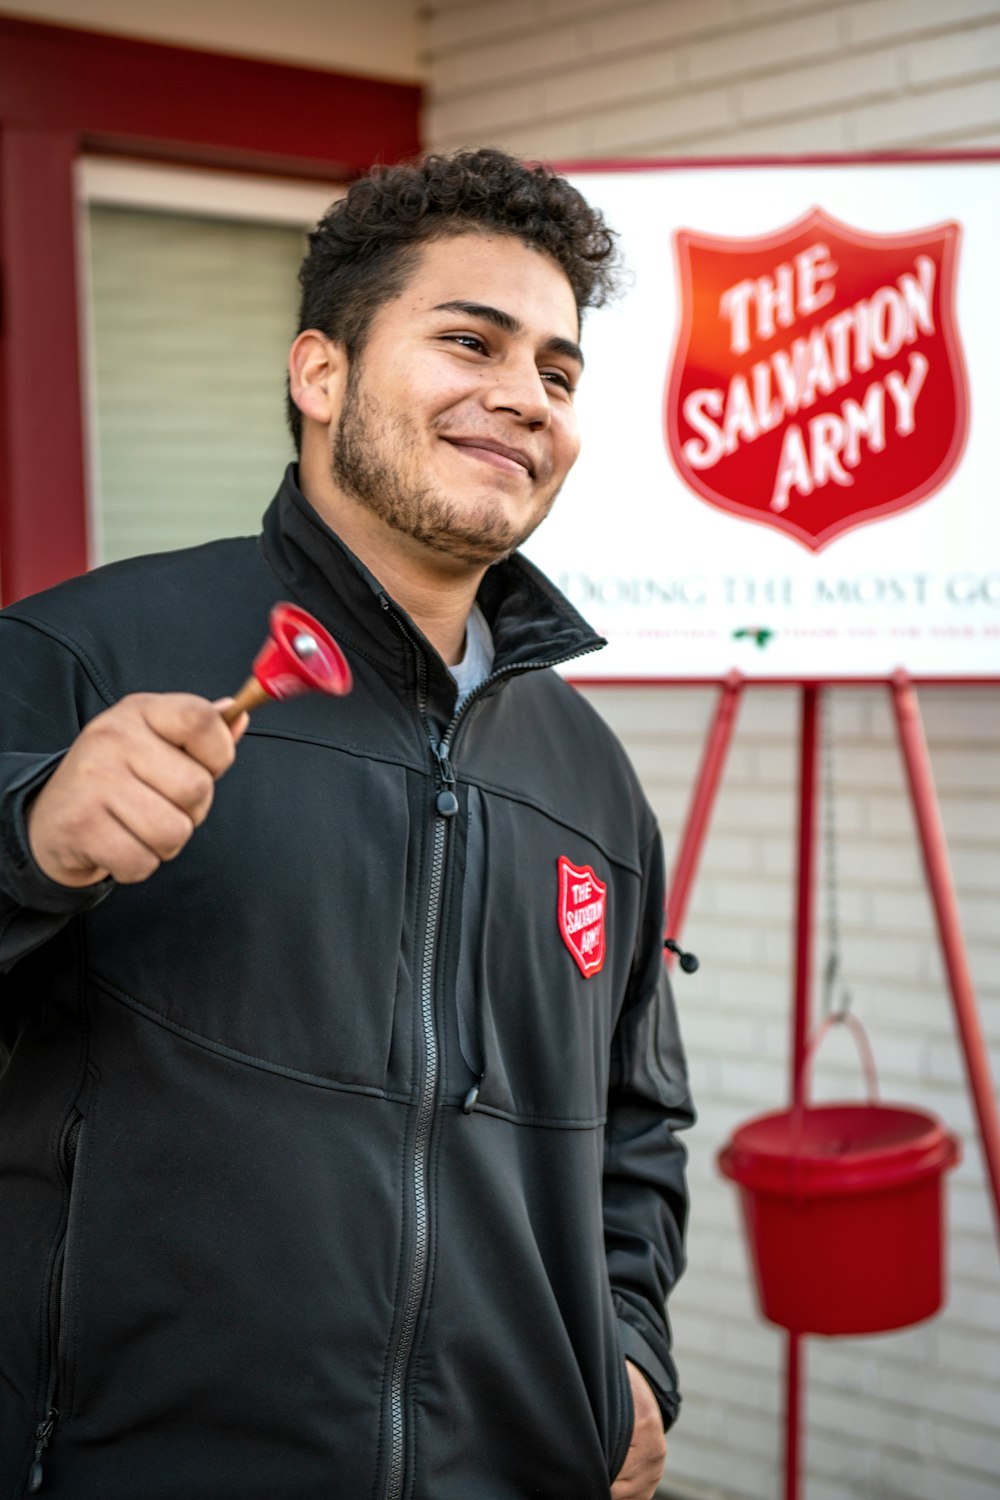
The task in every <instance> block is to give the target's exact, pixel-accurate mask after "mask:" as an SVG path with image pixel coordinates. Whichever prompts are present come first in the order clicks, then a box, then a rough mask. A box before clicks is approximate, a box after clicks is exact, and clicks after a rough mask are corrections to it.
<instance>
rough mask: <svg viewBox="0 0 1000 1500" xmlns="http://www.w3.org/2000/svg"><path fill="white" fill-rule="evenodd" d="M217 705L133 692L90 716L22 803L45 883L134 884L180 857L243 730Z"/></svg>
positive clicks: (191, 698) (242, 723) (186, 695)
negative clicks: (35, 790) (39, 786)
mask: <svg viewBox="0 0 1000 1500" xmlns="http://www.w3.org/2000/svg"><path fill="white" fill-rule="evenodd" d="M228 701H229V700H228V699H226V700H222V703H225V702H228ZM220 706H221V704H216V705H213V704H211V703H209V702H208V700H207V699H205V698H196V697H194V696H193V695H192V694H190V693H135V694H133V695H132V696H130V697H128V698H123V699H122V700H121V702H120V703H116V704H115V706H114V707H113V708H109V709H107V710H106V712H104V713H102V714H98V716H97V718H95V719H92V720H91V721H90V723H89V724H88V725H87V726H86V727H85V728H84V729H83V730H82V732H81V733H80V735H79V736H78V737H77V739H76V740H74V742H73V744H72V745H71V747H70V749H69V751H68V752H67V754H66V755H65V756H64V758H63V759H62V760H61V761H60V763H59V765H58V766H57V767H56V770H55V771H54V772H53V774H52V775H51V776H50V777H49V780H48V781H47V782H46V783H45V785H44V786H43V787H42V789H41V791H40V792H39V793H38V795H37V797H35V798H34V800H33V801H32V803H31V805H30V807H29V808H28V813H27V829H28V842H29V843H30V845H31V852H32V854H33V856H34V859H35V863H36V864H37V865H38V866H39V868H40V869H41V870H42V871H43V872H44V873H45V874H46V875H47V876H48V877H49V879H50V880H54V881H56V882H57V883H58V884H59V885H66V886H74V887H81V886H87V885H94V884H96V883H97V882H98V881H100V880H103V879H104V878H105V876H107V875H112V876H114V878H115V880H118V881H121V882H122V883H123V884H126V885H128V884H134V883H135V882H137V881H140V880H146V879H147V878H148V877H149V876H150V875H152V874H153V872H154V871H155V870H157V869H159V867H160V864H161V863H162V862H163V861H164V860H166V859H173V858H174V856H175V855H177V854H179V853H180V851H181V850H182V849H183V848H184V845H185V844H186V843H187V841H188V839H189V838H190V837H191V835H192V833H194V830H195V829H196V828H197V827H198V826H199V825H200V824H201V823H203V822H204V821H205V818H206V817H207V815H208V810H209V808H210V807H211V805H212V797H213V795H214V793H215V781H216V778H217V777H219V776H221V775H222V773H223V772H224V771H227V770H228V769H229V767H230V766H231V765H232V763H233V760H234V758H235V754H236V741H237V740H239V739H240V737H241V735H242V734H243V731H244V730H245V729H246V726H247V717H246V715H245V714H244V715H243V716H242V717H241V718H239V719H238V720H237V721H236V724H235V725H234V726H233V728H232V729H229V728H228V727H227V725H226V724H224V723H223V720H222V716H221V714H220V713H219V707H220Z"/></svg>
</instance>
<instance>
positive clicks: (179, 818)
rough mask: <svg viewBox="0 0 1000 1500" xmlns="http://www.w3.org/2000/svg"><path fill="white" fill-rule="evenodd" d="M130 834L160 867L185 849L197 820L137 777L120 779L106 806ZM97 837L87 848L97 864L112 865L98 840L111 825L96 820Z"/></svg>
mask: <svg viewBox="0 0 1000 1500" xmlns="http://www.w3.org/2000/svg"><path fill="white" fill-rule="evenodd" d="M104 812H106V813H107V814H109V815H110V816H111V817H112V818H113V819H114V820H115V822H116V823H118V824H119V825H120V826H121V827H122V828H123V829H124V830H125V832H126V833H128V834H130V835H131V836H132V838H133V839H135V841H136V842H137V843H139V844H142V845H143V846H144V847H145V848H146V849H148V850H149V851H150V852H151V853H152V854H153V855H154V856H155V857H156V860H157V863H159V862H160V861H162V860H165V859H174V858H175V857H176V856H177V855H178V854H179V853H180V852H181V850H182V849H183V848H184V846H185V844H186V843H187V842H188V840H189V839H190V837H191V835H192V833H193V832H194V829H195V824H194V820H193V819H192V818H191V817H190V815H189V814H188V813H186V812H185V811H184V810H183V809H182V808H180V807H177V806H176V804H175V803H173V802H171V801H170V800H169V799H168V798H166V797H164V796H162V795H161V794H160V793H159V792H158V791H156V790H154V788H153V787H150V786H147V785H146V783H145V782H143V781H140V780H139V779H138V778H137V777H135V776H123V777H120V778H119V779H118V780H117V782H116V784H115V786H114V789H113V791H112V793H111V795H110V796H109V797H108V798H107V800H106V802H105V805H104ZM94 826H95V834H94V835H93V838H92V839H91V840H88V844H87V845H86V846H85V849H86V853H87V854H88V855H89V856H90V858H91V859H92V860H93V861H94V863H95V864H104V865H108V864H109V861H108V859H107V858H106V857H104V850H103V849H102V848H101V847H100V845H99V843H98V842H97V839H98V838H99V835H100V832H101V831H105V830H106V828H107V825H106V823H105V821H104V819H103V817H102V818H99V819H95V820H94Z"/></svg>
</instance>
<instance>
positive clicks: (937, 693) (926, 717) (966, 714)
mask: <svg viewBox="0 0 1000 1500" xmlns="http://www.w3.org/2000/svg"><path fill="white" fill-rule="evenodd" d="M997 71H998V72H1000V68H998V70H997ZM919 699H920V716H921V718H922V719H923V721H924V728H925V730H926V732H927V737H928V739H929V740H930V741H931V742H932V743H934V742H936V741H937V740H958V741H960V742H961V743H963V744H967V743H968V742H969V741H970V740H979V741H981V742H982V744H983V746H984V748H986V749H989V750H991V751H992V752H993V755H994V759H995V760H1000V695H998V694H997V691H996V689H995V688H989V689H985V690H982V689H980V690H975V691H969V690H962V689H959V688H948V689H942V688H939V689H936V690H932V689H930V688H927V689H922V690H921V692H920V694H919Z"/></svg>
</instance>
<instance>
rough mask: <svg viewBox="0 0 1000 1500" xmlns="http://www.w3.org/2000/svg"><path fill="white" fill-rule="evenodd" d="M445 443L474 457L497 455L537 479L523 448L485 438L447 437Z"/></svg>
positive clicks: (532, 465) (533, 467)
mask: <svg viewBox="0 0 1000 1500" xmlns="http://www.w3.org/2000/svg"><path fill="white" fill-rule="evenodd" d="M444 441H445V442H446V443H450V444H451V446H452V447H453V448H463V449H466V450H468V451H469V452H470V454H471V455H472V456H473V457H475V456H476V455H477V453H495V454H496V455H497V457H498V458H502V459H506V460H507V461H508V463H511V464H517V465H518V467H519V468H521V469H523V470H524V471H525V472H526V473H527V474H528V476H529V478H531V479H534V477H535V466H534V464H533V463H532V461H531V458H530V457H529V455H528V454H527V453H525V451H524V449H523V448H512V447H511V446H510V445H509V444H508V443H498V442H497V441H496V440H495V439H494V438H485V437H447V438H445V439H444Z"/></svg>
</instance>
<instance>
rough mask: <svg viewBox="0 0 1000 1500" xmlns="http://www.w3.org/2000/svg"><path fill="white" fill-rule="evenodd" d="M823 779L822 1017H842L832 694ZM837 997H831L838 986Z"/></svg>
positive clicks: (845, 999)
mask: <svg viewBox="0 0 1000 1500" xmlns="http://www.w3.org/2000/svg"><path fill="white" fill-rule="evenodd" d="M820 738H821V745H822V776H823V865H824V886H825V890H824V896H825V905H826V963H825V964H824V966H823V1014H824V1016H833V1015H838V1016H843V1015H846V1014H847V1012H848V1011H849V1010H850V1008H851V998H852V997H851V992H850V990H849V989H848V988H847V986H846V985H845V984H844V983H843V981H842V980H841V979H840V974H841V953H840V911H839V908H838V904H837V897H838V893H839V877H838V869H837V802H836V794H835V791H834V776H833V693H832V692H830V691H829V690H827V692H825V693H824V694H823V714H822V719H821V723H820ZM838 981H839V990H840V992H839V996H838V997H837V998H836V999H835V998H834V990H835V989H837V987H838Z"/></svg>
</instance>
